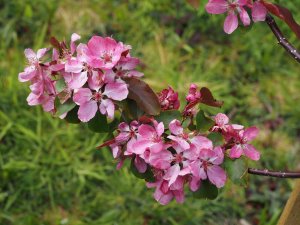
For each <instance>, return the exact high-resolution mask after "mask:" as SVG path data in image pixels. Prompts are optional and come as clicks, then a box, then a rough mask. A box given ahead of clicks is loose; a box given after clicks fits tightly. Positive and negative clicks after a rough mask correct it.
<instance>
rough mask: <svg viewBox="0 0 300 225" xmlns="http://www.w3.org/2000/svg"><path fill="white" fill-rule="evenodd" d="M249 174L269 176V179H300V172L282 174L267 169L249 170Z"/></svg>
mask: <svg viewBox="0 0 300 225" xmlns="http://www.w3.org/2000/svg"><path fill="white" fill-rule="evenodd" d="M248 173H249V174H254V175H259V176H268V177H278V178H294V179H297V178H300V172H281V171H279V172H278V171H269V170H267V169H264V170H260V169H254V168H249V169H248Z"/></svg>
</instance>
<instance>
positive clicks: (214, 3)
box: [206, 0, 267, 34]
mask: <svg viewBox="0 0 300 225" xmlns="http://www.w3.org/2000/svg"><path fill="white" fill-rule="evenodd" d="M247 10H251V14H252V15H251V16H252V20H253V22H258V21H264V20H265V19H266V16H267V9H266V7H265V6H264V4H263V1H262V0H256V1H254V2H253V1H252V0H209V1H208V3H207V5H206V11H207V12H208V13H210V14H223V13H227V17H226V19H225V22H224V31H225V32H226V33H228V34H231V33H232V32H233V31H235V30H236V28H237V27H238V25H239V22H238V16H237V15H239V17H240V20H241V22H242V24H243V25H244V26H249V25H250V23H251V19H250V17H249V14H248V12H247Z"/></svg>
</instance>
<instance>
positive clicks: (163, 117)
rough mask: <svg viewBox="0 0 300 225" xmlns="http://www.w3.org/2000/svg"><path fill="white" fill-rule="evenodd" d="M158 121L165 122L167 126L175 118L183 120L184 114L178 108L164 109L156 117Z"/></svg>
mask: <svg viewBox="0 0 300 225" xmlns="http://www.w3.org/2000/svg"><path fill="white" fill-rule="evenodd" d="M155 119H156V120H157V121H158V122H163V123H164V125H165V127H168V125H169V124H170V122H171V121H172V120H174V119H177V120H179V121H181V119H182V116H181V113H180V112H179V111H178V110H167V111H162V112H161V113H160V114H159V115H158V116H156V117H155Z"/></svg>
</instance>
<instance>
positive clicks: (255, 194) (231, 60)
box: [0, 0, 300, 225]
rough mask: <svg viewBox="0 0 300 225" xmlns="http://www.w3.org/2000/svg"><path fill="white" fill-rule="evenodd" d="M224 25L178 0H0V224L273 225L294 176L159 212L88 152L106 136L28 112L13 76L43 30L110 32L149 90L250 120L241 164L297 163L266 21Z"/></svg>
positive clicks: (133, 183) (290, 76)
mask: <svg viewBox="0 0 300 225" xmlns="http://www.w3.org/2000/svg"><path fill="white" fill-rule="evenodd" d="M279 2H281V3H284V5H285V6H286V7H289V8H290V9H292V11H294V12H295V13H296V11H297V10H296V9H297V8H298V9H299V7H300V3H299V2H297V1H293V2H291V1H290V2H288V3H286V2H285V1H283V0H281V1H279ZM296 19H297V20H298V21H300V15H299V14H298V15H296ZM223 20H224V16H223V15H220V16H211V15H207V14H206V13H204V12H203V10H202V11H200V12H199V13H197V12H196V11H194V10H193V9H192V8H191V7H190V6H189V5H187V4H186V3H185V2H184V1H183V0H182V1H181V0H176V1H172V0H166V1H159V0H153V1H138V0H128V1H120V0H101V1H100V0H99V1H96V0H92V1H72V0H64V1H54V0H49V1H42V0H40V1H38V0H34V1H29V0H24V1H23V0H11V1H10V0H4V1H2V2H1V3H0V38H1V39H0V47H1V48H0V90H1V91H0V209H1V210H0V224H1V225H2V224H3V225H4V224H5V225H10V224H26V225H27V224H28V225H35V224H43V225H48V224H49V225H56V224H69V225H79V224H80V225H82V224H130V225H132V224H228V225H229V224H238V221H240V219H245V220H247V221H249V222H250V223H253V224H264V225H265V224H267V225H272V224H276V221H277V219H278V216H279V214H280V212H281V210H282V208H283V206H284V203H285V201H286V200H287V198H288V195H289V192H290V190H291V187H292V181H287V180H279V179H272V178H264V177H255V176H251V177H250V180H249V186H248V187H247V188H246V189H244V188H241V187H237V186H235V185H233V184H231V183H228V184H227V186H226V188H224V190H222V193H221V195H220V197H218V199H217V200H214V201H205V200H196V199H193V198H192V197H191V196H190V195H189V194H188V195H187V196H186V201H185V203H184V204H182V205H179V204H176V203H175V202H173V203H171V204H170V205H168V206H161V205H159V204H158V203H156V202H155V201H154V200H153V198H152V196H151V195H152V192H153V190H147V188H146V187H145V184H144V183H143V182H142V181H140V180H137V179H136V178H135V177H134V176H133V175H132V174H130V172H129V171H128V169H127V167H126V166H125V167H124V168H123V169H122V170H120V171H117V170H116V169H115V166H116V164H115V162H114V160H113V158H112V156H111V154H110V152H109V150H108V149H103V150H100V151H99V150H96V149H95V146H97V145H98V144H100V143H101V142H102V141H103V140H104V139H105V136H103V135H100V134H94V133H92V132H90V131H89V130H88V129H87V127H86V126H84V125H71V124H67V123H65V122H64V121H61V120H58V119H55V118H52V117H51V115H49V114H46V113H44V112H43V111H42V109H41V108H40V107H29V106H27V104H26V96H27V95H28V93H29V90H28V87H27V85H26V84H21V83H19V82H18V80H17V75H18V73H19V72H20V71H22V69H23V68H24V64H25V59H24V56H23V51H24V48H27V47H33V48H34V49H37V48H40V47H43V46H49V43H48V40H49V37H50V36H52V35H55V36H57V37H58V38H60V39H62V38H65V39H69V37H70V35H71V34H72V33H73V32H76V33H79V34H80V35H82V39H83V41H86V40H88V38H90V37H91V36H92V35H94V34H98V35H105V36H110V35H112V36H113V37H114V38H116V39H118V40H121V41H123V42H125V43H127V44H130V45H132V47H133V55H134V56H138V57H140V59H141V61H142V66H141V68H140V69H141V70H142V71H143V72H144V73H145V80H146V81H147V82H148V83H149V84H150V85H151V86H152V87H153V88H154V89H155V90H156V91H159V90H161V89H163V88H164V87H166V86H167V85H168V84H170V85H172V86H173V87H174V88H175V89H177V90H178V91H179V92H180V95H181V97H183V96H184V94H185V93H186V91H187V88H188V86H189V84H190V83H191V82H195V83H197V84H198V85H200V86H207V87H209V88H210V89H211V90H213V92H214V94H215V96H216V97H217V98H218V99H222V100H224V101H225V105H224V107H223V109H222V111H223V112H226V113H229V114H231V115H232V119H233V121H234V122H235V123H243V124H245V125H257V126H258V127H259V128H260V129H261V133H260V137H259V138H258V140H257V141H256V146H257V148H258V149H260V151H261V152H262V159H261V161H260V162H258V163H251V166H253V167H260V168H265V167H266V168H269V169H277V170H285V169H290V170H293V169H296V168H297V167H298V168H299V162H300V157H299V152H300V150H299V146H300V142H299V136H300V123H299V119H300V116H299V115H300V104H299V100H300V94H299V88H300V79H299V78H300V77H299V65H298V64H297V63H296V62H295V61H294V60H292V59H291V58H290V57H289V56H288V55H287V54H286V53H285V52H284V50H283V49H282V48H280V47H279V46H278V45H277V44H276V40H275V37H274V36H273V35H272V33H271V32H270V30H269V28H268V27H267V26H266V24H264V23H258V24H255V25H254V26H253V27H251V29H239V30H238V31H236V32H235V33H234V34H232V35H230V36H228V35H225V34H224V33H223V31H222V24H223ZM279 25H280V26H282V28H283V31H284V33H286V34H287V37H289V38H290V40H291V41H292V42H293V43H294V44H295V45H296V46H297V47H300V44H299V41H298V40H297V39H296V38H295V36H294V35H293V34H292V33H291V32H290V31H289V30H288V28H287V27H286V25H284V24H283V23H282V22H279Z"/></svg>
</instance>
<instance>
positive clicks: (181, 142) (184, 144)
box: [168, 135, 190, 150]
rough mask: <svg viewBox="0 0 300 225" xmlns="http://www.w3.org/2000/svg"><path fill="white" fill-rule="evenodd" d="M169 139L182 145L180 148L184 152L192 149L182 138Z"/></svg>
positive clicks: (172, 137)
mask: <svg viewBox="0 0 300 225" xmlns="http://www.w3.org/2000/svg"><path fill="white" fill-rule="evenodd" d="M168 138H169V139H171V140H173V141H174V142H176V143H177V144H178V145H180V147H181V148H182V149H183V150H187V149H189V148H190V144H189V143H188V142H187V141H186V140H185V139H183V138H181V137H176V136H173V135H169V136H168Z"/></svg>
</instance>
